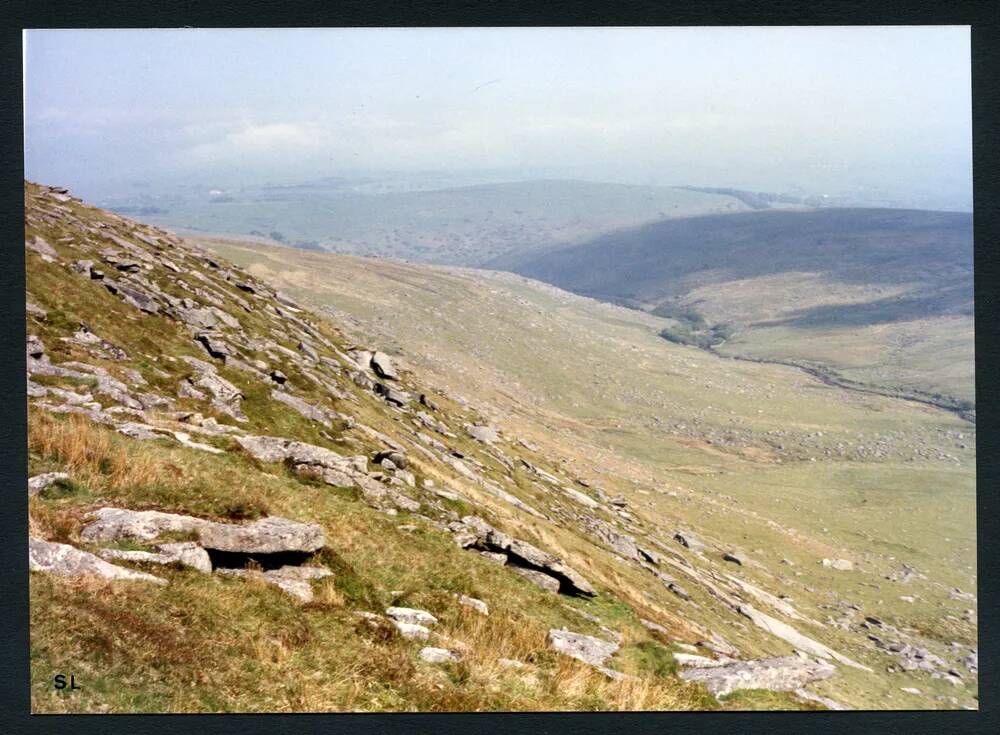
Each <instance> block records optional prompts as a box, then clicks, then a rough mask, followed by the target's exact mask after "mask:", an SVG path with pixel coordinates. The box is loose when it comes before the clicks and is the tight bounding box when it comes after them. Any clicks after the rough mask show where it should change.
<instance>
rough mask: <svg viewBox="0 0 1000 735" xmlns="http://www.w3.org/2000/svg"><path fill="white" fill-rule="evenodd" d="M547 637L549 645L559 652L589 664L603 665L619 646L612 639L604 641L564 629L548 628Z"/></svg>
mask: <svg viewBox="0 0 1000 735" xmlns="http://www.w3.org/2000/svg"><path fill="white" fill-rule="evenodd" d="M548 639H549V645H550V646H551V647H552V648H554V649H555V650H557V651H559V653H562V654H565V655H567V656H570V657H571V658H575V659H577V660H578V661H583V662H584V663H587V664H590V665H591V666H603V665H604V662H605V661H606V660H607V659H608V658H610V657H611V656H612V655H614V653H615V651H617V650H618V648H619V646H618V644H617V643H614V642H613V641H605V640H601V639H600V638H595V637H593V636H589V635H583V634H582V633H573V632H571V631H568V630H565V629H563V630H558V629H556V628H552V629H550V630H549V636H548Z"/></svg>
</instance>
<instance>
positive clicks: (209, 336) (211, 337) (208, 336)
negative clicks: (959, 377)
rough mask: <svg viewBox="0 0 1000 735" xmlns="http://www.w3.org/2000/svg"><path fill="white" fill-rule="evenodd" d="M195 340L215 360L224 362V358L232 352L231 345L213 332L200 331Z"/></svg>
mask: <svg viewBox="0 0 1000 735" xmlns="http://www.w3.org/2000/svg"><path fill="white" fill-rule="evenodd" d="M197 340H198V342H199V343H200V344H201V346H202V347H204V348H205V351H206V352H207V353H208V354H209V355H211V356H212V357H214V358H216V359H217V360H222V361H223V362H225V360H226V358H227V357H229V356H230V355H232V354H233V349H232V347H230V346H229V344H228V343H226V342H225V341H224V340H222V339H221V338H220V337H219V336H218V335H217V334H215V333H213V332H200V333H199V334H198V336H197Z"/></svg>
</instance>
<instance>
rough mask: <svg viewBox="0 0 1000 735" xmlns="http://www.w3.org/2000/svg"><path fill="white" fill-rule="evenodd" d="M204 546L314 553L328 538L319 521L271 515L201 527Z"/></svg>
mask: <svg viewBox="0 0 1000 735" xmlns="http://www.w3.org/2000/svg"><path fill="white" fill-rule="evenodd" d="M198 535H199V537H200V539H201V544H202V546H204V547H206V548H208V549H213V550H217V551H228V552H236V553H240V554H277V553H282V552H288V551H291V552H302V553H313V552H315V551H319V550H320V549H321V548H323V544H324V543H326V537H325V535H324V533H323V529H322V527H321V526H319V525H318V524H316V523H299V522H298V521H291V520H288V519H287V518H281V517H279V516H269V517H268V518H262V519H261V520H259V521H254V522H253V523H247V524H245V525H237V524H231V523H211V524H209V525H206V526H203V527H202V528H200V529H199V531H198Z"/></svg>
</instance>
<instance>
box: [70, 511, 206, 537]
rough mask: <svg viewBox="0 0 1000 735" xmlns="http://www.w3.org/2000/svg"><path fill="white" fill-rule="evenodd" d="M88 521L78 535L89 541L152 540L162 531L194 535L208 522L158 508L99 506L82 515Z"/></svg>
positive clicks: (161, 533) (163, 532)
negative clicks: (135, 508) (139, 508)
mask: <svg viewBox="0 0 1000 735" xmlns="http://www.w3.org/2000/svg"><path fill="white" fill-rule="evenodd" d="M85 518H86V519H90V523H88V524H87V525H86V526H84V527H83V530H82V531H81V532H80V538H81V539H83V540H84V541H86V542H88V543H95V542H100V541H125V540H129V541H152V540H154V539H156V538H157V537H159V536H161V535H163V534H165V533H177V534H192V535H196V534H197V533H198V532H199V531H200V530H201V529H202V528H203V527H204V526H206V525H208V524H210V523H211V521H206V520H204V519H201V518H193V517H191V516H183V515H178V514H175V513H161V512H160V511H157V510H129V509H127V508H100V509H99V510H95V511H93V512H91V513H88V514H87V515H86V516H85Z"/></svg>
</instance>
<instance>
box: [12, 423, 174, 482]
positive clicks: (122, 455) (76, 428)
mask: <svg viewBox="0 0 1000 735" xmlns="http://www.w3.org/2000/svg"><path fill="white" fill-rule="evenodd" d="M28 451H29V452H32V453H36V454H38V455H40V456H41V457H43V458H45V459H47V460H49V461H52V462H54V463H58V465H59V466H61V467H63V468H65V471H66V472H69V473H70V474H71V475H73V476H74V477H75V478H77V479H78V481H80V482H83V483H85V484H87V485H90V486H91V487H95V488H98V487H99V488H108V489H113V490H119V489H123V488H129V487H136V486H140V485H147V484H150V483H153V482H155V481H157V480H158V479H159V477H160V476H161V473H162V471H163V467H162V466H161V465H160V464H159V463H157V462H155V461H154V460H153V459H152V458H151V457H149V456H148V455H138V456H137V455H135V454H130V453H129V452H128V451H127V449H126V447H125V443H124V442H123V441H120V440H119V439H118V437H116V436H115V435H114V432H112V431H111V430H109V429H106V428H104V427H101V426H98V425H96V424H94V423H93V422H92V421H90V420H89V419H87V418H85V417H83V416H79V415H70V416H69V417H68V418H67V419H66V420H59V419H57V418H54V417H52V416H49V415H48V414H45V413H42V412H40V411H39V412H33V413H32V416H31V421H29V423H28Z"/></svg>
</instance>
